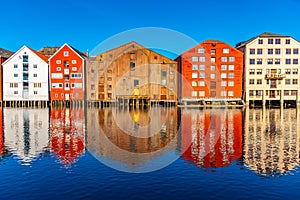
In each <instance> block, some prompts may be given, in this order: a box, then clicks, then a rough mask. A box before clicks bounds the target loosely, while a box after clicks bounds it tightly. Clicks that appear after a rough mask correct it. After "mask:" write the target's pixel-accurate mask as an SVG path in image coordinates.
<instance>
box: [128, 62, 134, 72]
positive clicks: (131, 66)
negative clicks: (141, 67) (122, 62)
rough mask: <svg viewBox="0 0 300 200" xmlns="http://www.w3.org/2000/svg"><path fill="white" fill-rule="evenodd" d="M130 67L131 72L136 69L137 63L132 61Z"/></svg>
mask: <svg viewBox="0 0 300 200" xmlns="http://www.w3.org/2000/svg"><path fill="white" fill-rule="evenodd" d="M129 65H130V69H131V70H133V69H134V68H135V62H133V61H131V62H130V64H129Z"/></svg>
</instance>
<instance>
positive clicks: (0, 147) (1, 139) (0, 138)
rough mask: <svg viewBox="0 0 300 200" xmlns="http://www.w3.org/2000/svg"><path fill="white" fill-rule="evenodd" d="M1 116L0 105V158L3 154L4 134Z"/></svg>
mask: <svg viewBox="0 0 300 200" xmlns="http://www.w3.org/2000/svg"><path fill="white" fill-rule="evenodd" d="M2 127H3V117H2V107H1V106H0V159H1V158H2V156H3V154H4V146H3V145H4V136H3V128H2Z"/></svg>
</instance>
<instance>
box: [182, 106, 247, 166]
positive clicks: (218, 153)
mask: <svg viewBox="0 0 300 200" xmlns="http://www.w3.org/2000/svg"><path fill="white" fill-rule="evenodd" d="M242 120H243V113H242V110H240V109H230V110H227V109H204V110H199V109H183V110H182V111H181V121H182V143H183V146H189V147H188V149H187V151H185V152H183V156H182V157H183V158H184V159H186V160H190V161H192V162H194V163H195V164H196V165H198V166H199V167H200V168H217V167H223V166H228V165H230V163H231V162H232V161H233V160H236V159H238V158H241V157H242Z"/></svg>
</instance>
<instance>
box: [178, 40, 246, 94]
mask: <svg viewBox="0 0 300 200" xmlns="http://www.w3.org/2000/svg"><path fill="white" fill-rule="evenodd" d="M199 48H204V49H205V51H204V54H199V53H198V49H199ZM224 48H228V49H229V54H224V53H223V49H224ZM212 49H215V50H216V53H215V55H212V54H211V50H212ZM193 56H197V57H198V58H199V57H200V56H204V57H205V62H192V57H193ZM223 56H224V57H227V58H229V57H235V61H234V62H228V59H227V62H221V57H223ZM212 57H215V58H216V62H215V63H212V62H211V58H212ZM176 61H177V62H178V66H179V72H180V73H181V74H182V76H183V79H185V80H186V82H187V83H188V84H189V85H188V87H192V81H205V86H196V87H195V86H193V87H192V88H193V90H194V91H197V94H198V96H197V97H200V96H199V91H205V96H204V97H205V98H209V97H211V95H210V92H211V91H212V90H214V91H216V96H215V97H217V98H222V97H221V91H222V90H225V91H234V96H233V97H228V94H227V98H242V84H243V79H242V75H243V53H242V52H240V51H238V50H237V49H235V48H233V47H231V46H230V45H228V44H226V43H224V42H220V41H214V40H208V41H205V42H203V43H200V44H199V45H197V46H195V47H193V48H192V49H190V50H188V51H186V52H184V53H183V54H182V55H181V56H180V57H178V58H177V59H176ZM193 64H197V65H198V67H199V65H200V64H204V65H205V70H200V69H198V70H193V69H192V65H193ZM213 64H214V65H215V66H216V69H215V70H211V65H213ZM222 64H225V65H227V70H225V71H224V70H221V65H222ZM228 65H234V71H229V70H228ZM180 66H181V67H180ZM193 72H198V78H192V73H193ZM200 72H205V78H199V73H200ZM211 73H215V74H216V78H215V79H212V78H211V77H210V75H211ZM221 73H227V78H224V79H221ZM228 73H234V78H228ZM221 80H223V81H228V80H230V81H234V87H228V85H227V86H226V87H221V84H220V83H221ZM212 81H216V89H211V88H210V86H211V82H212ZM180 83H181V85H182V88H181V90H180V91H181V94H182V97H183V98H184V97H192V94H191V91H190V89H188V90H187V89H186V88H187V84H186V83H182V81H181V82H180ZM180 91H179V92H180ZM223 98H224V97H223Z"/></svg>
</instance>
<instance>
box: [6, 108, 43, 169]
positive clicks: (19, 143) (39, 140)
mask: <svg viewBox="0 0 300 200" xmlns="http://www.w3.org/2000/svg"><path fill="white" fill-rule="evenodd" d="M3 119H4V121H3V123H4V146H5V148H6V149H7V150H8V151H10V152H12V153H13V154H14V155H16V156H18V157H19V159H20V160H21V162H22V163H23V164H29V163H30V162H31V161H32V160H33V159H35V158H37V157H38V156H39V155H40V154H41V153H42V152H44V151H45V150H46V149H47V148H48V146H49V136H48V129H49V109H47V108H41V109H39V108H34V109H33V108H26V109H25V108H24V109H22V108H3ZM2 139H3V138H2Z"/></svg>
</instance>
